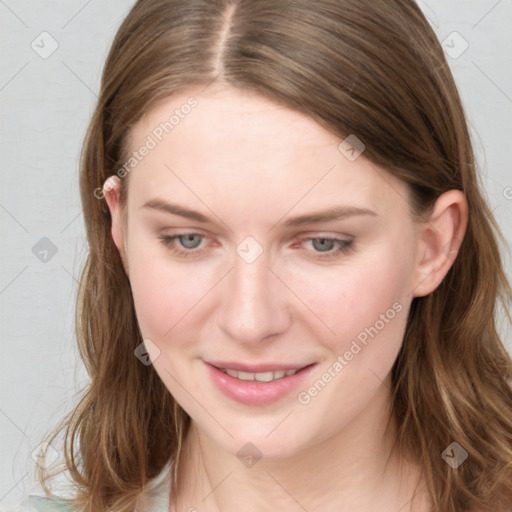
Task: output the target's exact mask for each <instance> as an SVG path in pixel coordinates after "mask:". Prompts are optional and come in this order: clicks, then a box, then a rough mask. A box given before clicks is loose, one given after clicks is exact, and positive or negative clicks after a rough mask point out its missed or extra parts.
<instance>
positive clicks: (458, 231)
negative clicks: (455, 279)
mask: <svg viewBox="0 0 512 512" xmlns="http://www.w3.org/2000/svg"><path fill="white" fill-rule="evenodd" d="M467 221H468V205H467V201H466V196H465V195H464V194H463V193H462V192H461V191H460V190H450V191H448V192H445V193H444V194H442V195H441V196H440V197H439V198H438V199H437V201H436V204H435V207H434V211H433V212H432V215H431V216H430V219H429V220H428V221H427V222H426V224H425V225H424V226H422V227H421V228H420V229H421V231H420V234H419V238H420V239H419V248H420V250H419V252H418V263H417V266H416V276H415V286H414V288H413V291H412V294H413V296H414V297H422V296H425V295H428V294H430V293H432V292H433V291H434V290H435V289H436V288H437V287H438V286H439V285H440V284H441V282H442V280H443V279H444V277H445V276H446V274H447V273H448V271H449V270H450V268H451V266H452V264H453V262H454V261H455V258H456V257H457V254H458V251H459V248H460V245H461V243H462V239H463V238H464V233H465V231H466V226H467Z"/></svg>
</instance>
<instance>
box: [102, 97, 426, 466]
mask: <svg viewBox="0 0 512 512" xmlns="http://www.w3.org/2000/svg"><path fill="white" fill-rule="evenodd" d="M195 94H196V95H195V98H196V99H195V100H189V98H190V97H191V96H194V91H191V92H189V93H188V94H183V95H180V96H174V97H172V98H170V99H169V100H168V101H166V102H165V103H163V104H161V105H159V106H158V107H157V108H155V109H154V110H153V111H151V112H150V113H149V114H148V115H147V116H145V118H144V119H143V120H142V121H141V122H139V123H138V125H137V126H136V127H135V130H134V132H133V136H132V139H131V148H132V151H136V152H137V154H136V155H133V160H131V161H130V162H129V164H128V166H127V167H126V168H125V169H128V168H129V169H130V170H129V175H128V176H127V177H124V178H123V179H125V180H126V179H128V180H129V188H128V199H127V210H126V211H127V225H126V228H125V230H124V233H123V240H122V243H119V244H118V246H119V247H120V250H121V251H122V252H123V250H126V253H125V254H124V256H125V265H126V269H127V273H128V275H129V279H130V282H131V286H132V290H133V297H134V302H135V308H136V313H137V318H138V321H139V324H140V328H141V332H142V334H143V337H144V338H145V339H146V343H147V348H148V349H149V352H150V354H151V356H152V358H153V364H154V368H155V369H156V371H157V372H158V374H159V375H160V377H161V379H162V380H163V382H164V383H165V385H166V387H167V388H168V389H169V391H170V392H171V393H172V394H173V395H174V397H175V398H176V399H177V401H178V402H179V403H180V404H181V406H182V407H183V408H184V409H185V410H186V411H187V412H188V414H189V415H190V416H191V418H192V420H193V421H194V422H195V424H196V425H197V426H198V427H199V429H200V431H202V432H203V433H204V434H206V435H207V436H208V437H209V438H210V439H213V440H214V441H215V442H216V443H217V444H218V445H219V446H221V447H223V448H224V449H226V450H228V451H229V452H231V453H237V452H238V451H239V450H240V449H241V448H242V447H243V446H245V445H246V443H252V445H254V446H256V447H257V449H258V450H259V451H260V452H261V453H263V455H264V456H267V457H284V456H287V455H291V454H294V453H298V452H300V450H302V449H306V448H308V447H311V446H313V445H315V444H317V443H319V442H321V441H323V440H326V439H327V438H329V437H331V436H333V435H335V434H337V433H338V432H341V431H342V429H343V428H344V427H345V426H347V425H348V424H349V423H350V422H352V421H354V420H355V419H356V418H357V417H358V416H359V415H360V414H362V413H363V411H364V410H366V409H367V408H368V407H370V406H371V405H370V404H372V403H374V398H375V397H376V396H377V394H379V393H381V392H382V389H383V387H384V386H387V385H389V383H388V381H389V372H390V369H391V367H392V365H393V363H394V361H395V359H396V356H397V354H398V351H399V349H400V346H401V344H402V339H403V335H404V329H405V325H406V320H407V313H408V310H409V306H410V303H411V300H412V298H413V297H414V296H415V292H414V289H415V286H416V285H417V284H418V283H419V282H420V279H421V276H420V275H419V274H420V273H419V271H418V269H417V260H418V252H419V251H418V228H417V225H416V224H415V223H414V221H413V219H412V218H411V216H410V214H409V204H408V201H407V197H408V192H407V188H406V186H405V184H404V183H403V182H401V181H400V180H398V179H397V178H395V177H393V176H392V175H390V174H389V173H387V172H385V171H384V170H382V169H379V168H376V167H375V166H374V165H373V164H371V163H370V162H369V161H368V160H367V159H365V156H364V152H363V153H362V154H361V155H360V156H358V153H359V151H360V150H361V149H362V147H360V146H359V145H358V143H357V142H355V143H354V139H352V138H351V139H350V140H352V142H353V145H354V144H355V147H354V148H353V150H351V149H350V147H349V146H347V144H346V143H345V144H342V146H341V147H340V143H341V142H342V140H343V139H340V138H339V137H336V136H334V135H333V134H331V133H329V132H328V131H326V130H325V129H323V128H322V127H320V126H319V125H318V124H317V123H315V122H314V121H313V120H312V119H310V118H308V117H306V116H304V115H303V114H300V113H297V112H294V111H292V110H289V109H287V108H285V107H283V106H278V105H276V104H274V103H271V102H269V101H267V100H265V99H263V98H261V97H258V96H253V95H248V94H247V93H242V92H240V91H236V90H233V89H225V90H217V91H215V92H214V91H213V90H208V91H207V93H204V94H200V93H199V92H196V93H195ZM187 100H188V103H187ZM185 105H189V107H190V108H188V107H185ZM173 115H174V117H173V118H171V116H173ZM166 123H167V124H166ZM356 135H357V134H356ZM363 142H364V141H363ZM142 148H146V149H142ZM109 206H111V210H113V208H112V203H110V204H109ZM120 225H121V224H120V218H119V215H118V213H114V215H113V233H117V241H119V240H120V238H119V237H120V235H119V233H120V229H121V228H120ZM115 238H116V237H115ZM123 246H124V249H123ZM148 340H150V341H148ZM141 341H142V340H141ZM139 350H140V349H139ZM137 353H139V352H137ZM141 359H143V358H141ZM141 364H142V363H141ZM295 372H296V373H295ZM288 374H290V375H288ZM283 441H285V442H283ZM251 449H252V448H251Z"/></svg>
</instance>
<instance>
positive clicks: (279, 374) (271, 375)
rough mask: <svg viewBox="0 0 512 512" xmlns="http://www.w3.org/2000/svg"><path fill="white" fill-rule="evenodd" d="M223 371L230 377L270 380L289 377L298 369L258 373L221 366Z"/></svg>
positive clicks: (260, 380)
mask: <svg viewBox="0 0 512 512" xmlns="http://www.w3.org/2000/svg"><path fill="white" fill-rule="evenodd" d="M221 370H222V371H223V372H224V373H227V374H228V375H230V376H231V377H234V378H235V379H240V380H257V381H258V382H272V381H273V380H277V379H282V378H283V377H289V376H290V375H294V374H295V373H297V372H298V371H299V370H277V371H275V372H260V373H250V372H239V371H237V370H231V369H229V368H227V369H224V368H221Z"/></svg>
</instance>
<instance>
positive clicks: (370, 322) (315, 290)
mask: <svg viewBox="0 0 512 512" xmlns="http://www.w3.org/2000/svg"><path fill="white" fill-rule="evenodd" d="M302 275H303V276H306V277H305V278H304V279H303V280H302V281H301V282H300V284H298V285H297V289H298V290H300V291H299V293H300V294H301V295H302V296H303V297H304V298H305V300H304V302H305V303H307V304H308V305H309V306H310V308H311V310H312V311H313V312H314V313H315V314H316V315H317V316H318V317H319V318H320V319H321V321H322V322H320V321H319V320H318V319H316V320H315V318H313V315H310V316H311V322H310V325H311V326H313V325H314V326H316V327H314V329H315V330H316V331H317V332H319V333H320V330H322V331H321V333H322V336H321V337H319V339H322V340H323V343H324V344H325V345H326V346H328V348H329V349H330V350H331V351H336V353H337V354H343V353H344V352H345V351H347V350H350V348H351V346H352V343H353V341H354V340H359V341H360V343H359V344H360V345H361V346H365V345H364V344H365V342H366V343H368V341H369V340H372V339H374V338H376V337H377V336H378V338H379V340H382V341H387V342H386V343H385V344H384V343H383V344H379V345H378V346H379V347H382V349H384V350H388V349H389V350H391V351H394V350H398V348H399V346H400V344H401V340H402V337H403V330H404V327H405V324H406V321H407V318H406V317H407V315H406V312H407V311H408V308H409V305H410V301H411V293H410V292H411V289H410V286H411V282H412V279H411V276H412V257H411V255H410V254H409V253H408V252H407V251H401V252H400V250H396V249H395V248H394V247H391V246H382V247H380V248H378V250H375V251H368V252H367V253H366V255H365V257H364V258H362V257H361V258H355V257H354V259H353V260H352V261H351V262H348V260H347V264H346V265H343V266H340V267H339V268H338V269H337V270H335V269H327V268H324V269H321V270H317V271H315V272H310V273H305V272H303V273H302ZM322 323H323V325H322ZM354 350H357V348H355V349H354ZM375 350H381V348H376V349H375Z"/></svg>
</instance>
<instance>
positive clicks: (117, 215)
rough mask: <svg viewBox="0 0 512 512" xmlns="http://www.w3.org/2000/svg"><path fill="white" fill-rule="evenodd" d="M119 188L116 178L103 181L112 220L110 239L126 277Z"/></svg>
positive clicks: (126, 264) (126, 265) (119, 182)
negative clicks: (116, 250)
mask: <svg viewBox="0 0 512 512" xmlns="http://www.w3.org/2000/svg"><path fill="white" fill-rule="evenodd" d="M120 187H121V180H120V179H119V178H118V177H117V176H110V177H109V178H107V179H106V180H105V183H104V184H103V197H104V198H105V201H106V203H107V206H108V209H109V211H110V217H111V219H112V226H111V233H112V239H113V241H114V244H115V245H116V247H117V249H118V251H119V254H120V256H121V260H122V262H123V266H124V269H125V272H126V275H129V274H128V263H127V257H126V240H125V234H124V232H123V215H122V210H121V201H120Z"/></svg>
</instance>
